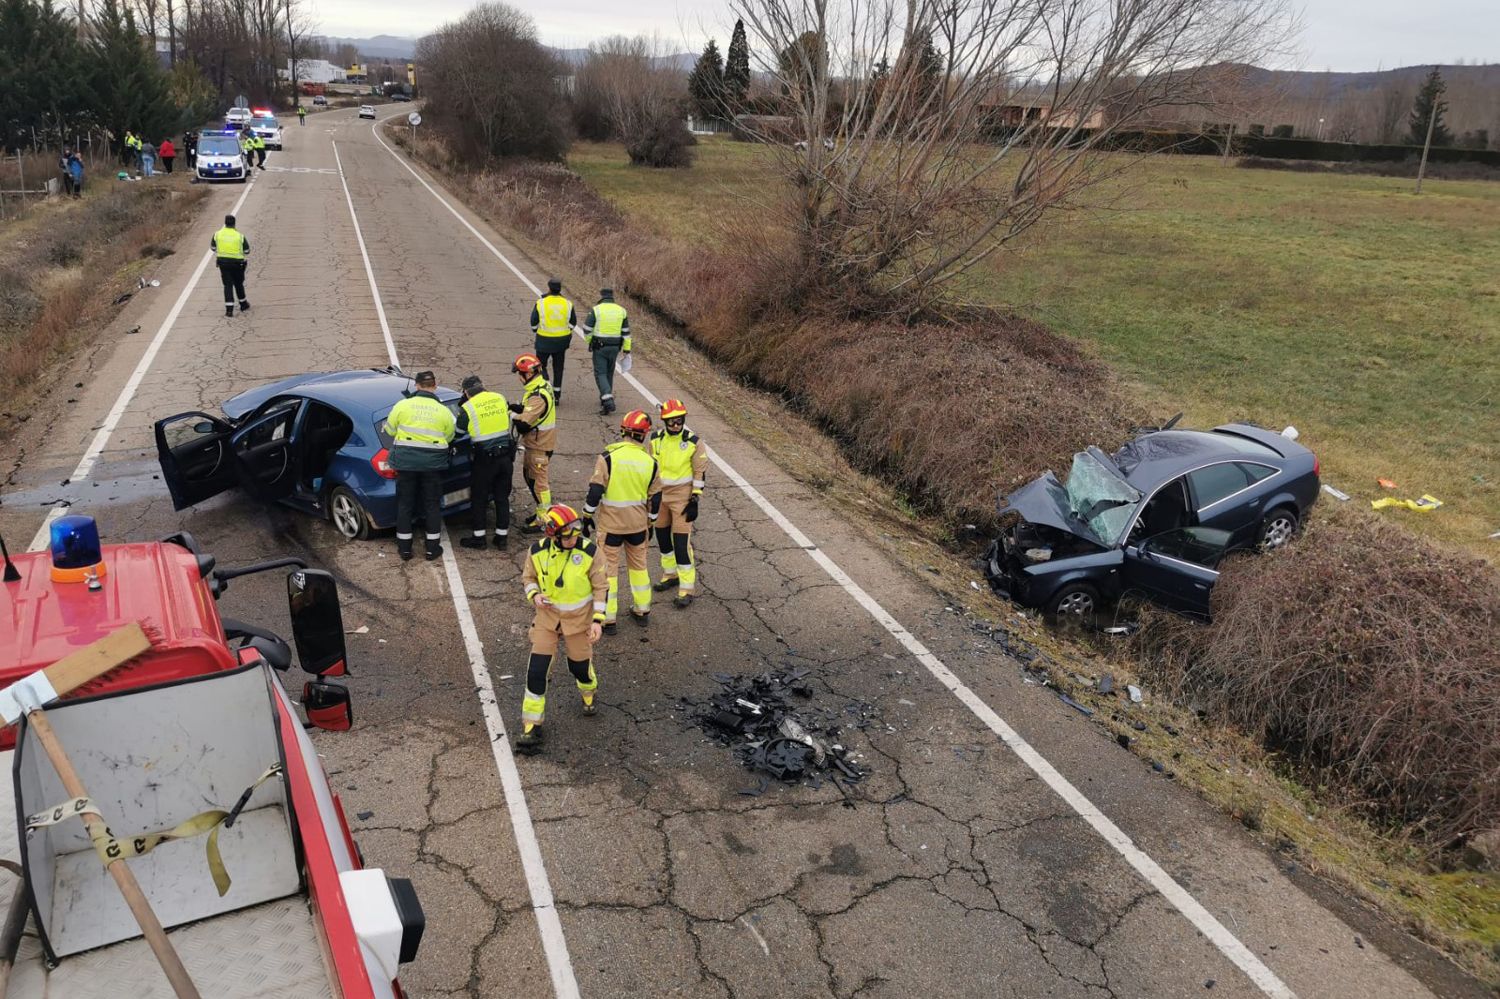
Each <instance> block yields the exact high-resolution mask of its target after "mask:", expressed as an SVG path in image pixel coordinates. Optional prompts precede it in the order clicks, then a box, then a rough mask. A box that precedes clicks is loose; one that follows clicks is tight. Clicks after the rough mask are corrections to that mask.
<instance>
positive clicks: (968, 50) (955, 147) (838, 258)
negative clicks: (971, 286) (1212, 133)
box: [730, 0, 1295, 312]
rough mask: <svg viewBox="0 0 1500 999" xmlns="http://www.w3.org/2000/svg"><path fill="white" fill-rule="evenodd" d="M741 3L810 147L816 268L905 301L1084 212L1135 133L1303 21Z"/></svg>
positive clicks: (805, 182)
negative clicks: (1069, 212)
mask: <svg viewBox="0 0 1500 999" xmlns="http://www.w3.org/2000/svg"><path fill="white" fill-rule="evenodd" d="M730 6H731V8H732V9H733V11H734V13H735V14H736V15H738V16H739V17H741V18H742V19H743V20H744V23H745V27H746V29H747V30H748V31H749V33H750V35H751V36H752V39H753V41H754V42H755V43H756V44H754V45H753V48H754V50H755V51H756V53H757V55H758V56H759V62H760V69H761V71H762V72H763V73H768V74H772V75H774V76H775V77H776V78H777V79H778V80H779V82H780V84H781V90H782V92H783V94H784V97H783V98H782V101H781V108H782V118H783V121H785V120H787V119H790V121H791V122H792V131H793V132H794V134H796V135H798V136H800V138H801V141H799V142H797V143H795V144H793V145H782V146H779V147H778V148H779V149H780V160H781V164H782V168H783V171H784V175H785V177H786V178H787V180H788V182H789V186H790V188H791V190H792V191H793V192H794V204H793V205H792V208H791V213H790V214H791V219H790V223H789V224H790V228H791V230H792V238H793V242H794V244H795V247H796V252H797V254H798V256H799V257H800V260H799V264H800V265H801V269H802V271H803V272H805V273H808V274H811V275H815V276H816V279H817V280H820V281H821V282H823V283H824V284H826V285H829V286H831V287H836V288H841V289H843V290H844V291H846V292H848V293H849V295H850V299H851V304H852V303H854V302H857V303H858V307H860V308H865V309H885V310H888V311H893V312H894V311H901V310H910V309H914V308H921V307H923V306H925V305H927V304H929V303H931V302H932V301H933V300H934V299H935V298H937V297H938V295H939V293H940V290H941V289H943V288H944V287H945V286H947V285H948V284H949V283H950V282H952V281H953V280H954V279H956V278H957V277H958V276H959V275H961V274H963V273H964V272H965V271H966V270H968V269H970V268H972V267H974V266H975V265H977V264H979V263H980V262H982V261H984V260H986V259H987V258H989V257H990V256H991V255H993V254H994V253H996V252H997V251H999V250H1001V249H1002V248H1004V247H1005V246H1006V245H1007V244H1009V243H1010V242H1011V241H1012V240H1014V239H1015V238H1016V237H1017V236H1019V235H1020V234H1021V233H1022V232H1025V231H1026V230H1027V229H1028V228H1030V227H1031V226H1032V225H1034V224H1035V223H1036V222H1037V221H1038V220H1040V219H1042V218H1043V217H1045V216H1047V215H1049V214H1051V213H1054V212H1058V211H1062V210H1066V209H1069V208H1074V207H1077V206H1079V205H1081V204H1083V203H1084V202H1085V198H1084V196H1085V194H1086V193H1087V192H1088V191H1090V190H1091V189H1093V188H1094V187H1095V186H1096V185H1097V184H1098V182H1099V181H1100V180H1101V179H1103V178H1104V177H1107V176H1109V175H1111V174H1113V173H1114V172H1117V171H1118V170H1119V169H1121V168H1122V167H1123V166H1124V165H1125V164H1126V163H1128V162H1129V159H1130V158H1129V157H1120V156H1107V155H1105V151H1106V150H1109V149H1111V148H1112V147H1113V146H1114V145H1116V144H1117V140H1118V137H1119V134H1120V133H1121V132H1125V131H1129V130H1131V129H1132V128H1134V127H1137V126H1138V123H1139V122H1140V121H1141V120H1143V119H1146V118H1148V117H1149V116H1151V115H1152V114H1154V113H1157V112H1159V111H1160V110H1161V109H1163V108H1171V107H1190V106H1198V107H1210V106H1212V103H1213V90H1214V88H1213V86H1212V84H1213V83H1214V82H1216V81H1217V80H1218V79H1219V78H1220V77H1221V76H1222V73H1223V67H1224V64H1226V63H1229V64H1233V63H1240V64H1243V63H1251V62H1254V61H1257V60H1259V59H1263V58H1265V57H1266V56H1268V55H1271V54H1272V52H1273V51H1274V50H1279V49H1281V48H1282V47H1283V46H1284V45H1286V44H1287V43H1289V41H1290V39H1291V37H1292V32H1293V31H1294V30H1295V19H1294V18H1293V17H1292V16H1291V15H1290V13H1289V12H1288V8H1287V6H1286V3H1285V0H731V5H730ZM809 38H811V39H813V40H814V43H813V44H809V42H808V39H809ZM928 39H931V51H929V47H928V45H927V40H928ZM817 42H821V44H817ZM932 52H935V54H936V65H934V58H933V55H932ZM887 67H888V69H887ZM751 127H752V128H753V127H754V126H753V124H752V126H751ZM778 127H779V126H778ZM766 131H767V134H768V135H770V134H773V133H772V130H771V129H769V128H768V129H766Z"/></svg>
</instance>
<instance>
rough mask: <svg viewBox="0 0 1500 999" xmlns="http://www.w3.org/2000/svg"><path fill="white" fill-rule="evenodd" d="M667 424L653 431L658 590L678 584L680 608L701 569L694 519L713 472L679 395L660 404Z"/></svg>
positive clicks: (689, 599) (689, 600)
mask: <svg viewBox="0 0 1500 999" xmlns="http://www.w3.org/2000/svg"><path fill="white" fill-rule="evenodd" d="M661 422H662V429H660V430H658V431H656V433H654V434H652V435H651V456H652V457H653V458H655V459H656V465H657V468H658V470H659V472H660V475H661V513H660V514H659V515H658V516H657V518H656V542H657V544H658V545H660V546H661V571H662V577H661V582H659V583H657V584H656V587H655V589H656V591H657V592H658V593H661V592H665V591H667V590H670V589H672V587H674V586H675V587H676V588H677V599H675V600H673V601H672V603H673V604H674V605H675V606H677V607H679V608H681V607H686V606H687V605H688V604H690V603H692V602H693V590H694V587H695V586H696V585H697V581H698V569H697V567H696V566H695V565H694V564H693V542H692V533H693V522H694V521H695V520H697V519H698V498H699V497H700V496H702V495H703V485H704V482H705V478H704V477H705V475H706V474H707V472H708V447H707V446H706V445H705V444H704V443H703V442H702V441H701V440H699V439H698V435H697V434H695V433H693V432H692V431H691V430H689V429H688V428H687V406H685V405H684V404H683V402H682V400H680V399H668V400H667V401H666V402H663V403H662V404H661Z"/></svg>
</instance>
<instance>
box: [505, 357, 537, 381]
mask: <svg viewBox="0 0 1500 999" xmlns="http://www.w3.org/2000/svg"><path fill="white" fill-rule="evenodd" d="M510 370H512V371H514V372H516V373H517V374H520V375H525V376H526V377H527V378H530V377H532V376H533V375H535V374H536V373H537V372H538V371H540V370H542V359H541V358H540V357H537V356H536V355H535V354H522V355H521V356H520V357H518V358H516V363H515V364H512V365H511V366H510Z"/></svg>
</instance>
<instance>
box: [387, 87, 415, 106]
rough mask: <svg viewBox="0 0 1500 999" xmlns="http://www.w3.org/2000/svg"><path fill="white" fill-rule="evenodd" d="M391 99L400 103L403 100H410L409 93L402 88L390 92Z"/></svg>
mask: <svg viewBox="0 0 1500 999" xmlns="http://www.w3.org/2000/svg"><path fill="white" fill-rule="evenodd" d="M391 100H393V101H395V102H396V103H397V104H400V103H402V102H404V101H409V100H411V94H408V93H407V92H406V91H404V90H397V91H394V92H393V93H392V94H391Z"/></svg>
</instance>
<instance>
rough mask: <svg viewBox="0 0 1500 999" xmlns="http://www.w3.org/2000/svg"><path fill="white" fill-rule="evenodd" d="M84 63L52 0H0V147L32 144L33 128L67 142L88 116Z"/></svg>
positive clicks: (68, 25)
mask: <svg viewBox="0 0 1500 999" xmlns="http://www.w3.org/2000/svg"><path fill="white" fill-rule="evenodd" d="M82 63H83V50H82V48H81V47H80V46H79V44H78V39H77V32H76V30H75V28H74V26H73V24H72V23H71V22H70V21H69V20H68V18H67V17H66V16H65V15H64V14H63V13H62V11H60V10H58V9H57V8H56V7H54V6H53V4H52V0H40V2H38V0H0V146H4V147H6V148H13V147H15V146H16V145H19V144H20V143H21V141H22V138H21V137H22V136H23V135H24V136H26V137H27V141H29V137H30V133H31V130H32V129H35V130H36V131H37V132H39V133H47V132H52V131H56V132H57V133H58V138H59V139H60V140H64V141H65V140H66V139H67V138H69V136H68V135H67V133H68V132H70V131H71V130H72V128H73V126H74V125H76V124H77V122H78V120H79V118H80V117H81V116H83V115H84V114H86V113H87V111H88V102H89V97H90V95H89V94H88V92H87V90H86V89H85V88H84V87H83V86H82V84H81V82H80V80H79V72H80V67H81V65H82Z"/></svg>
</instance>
